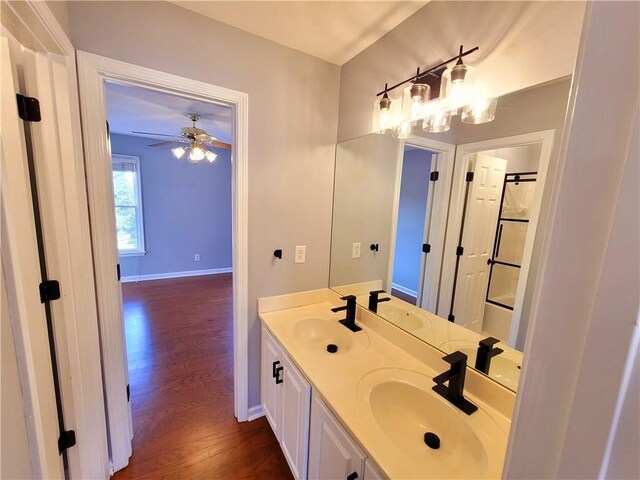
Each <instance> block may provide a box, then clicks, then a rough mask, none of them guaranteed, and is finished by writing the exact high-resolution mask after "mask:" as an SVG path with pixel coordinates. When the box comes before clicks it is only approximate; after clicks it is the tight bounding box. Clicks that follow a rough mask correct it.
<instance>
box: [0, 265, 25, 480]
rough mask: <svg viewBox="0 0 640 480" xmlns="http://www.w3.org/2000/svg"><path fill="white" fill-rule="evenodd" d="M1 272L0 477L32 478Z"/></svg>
mask: <svg viewBox="0 0 640 480" xmlns="http://www.w3.org/2000/svg"><path fill="white" fill-rule="evenodd" d="M0 273H2V285H1V286H0V289H1V292H0V295H2V296H1V297H0V307H1V308H2V310H1V312H0V320H1V321H0V325H1V326H2V331H0V341H1V342H2V345H1V349H0V353H2V363H0V365H1V366H2V389H1V391H2V398H1V399H0V408H1V412H0V423H2V438H1V439H0V445H1V449H0V478H6V479H18V478H20V479H26V478H33V471H32V469H31V452H30V450H29V441H28V438H27V423H26V420H25V417H24V405H23V400H22V387H21V385H20V377H19V375H18V359H17V357H16V349H15V344H14V342H13V332H12V329H11V319H10V318H9V315H10V312H9V302H8V298H7V288H6V282H5V278H4V272H0Z"/></svg>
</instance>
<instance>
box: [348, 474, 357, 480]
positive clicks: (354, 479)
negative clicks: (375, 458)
mask: <svg viewBox="0 0 640 480" xmlns="http://www.w3.org/2000/svg"><path fill="white" fill-rule="evenodd" d="M356 478H358V472H353V473H352V474H351V475H347V480H356Z"/></svg>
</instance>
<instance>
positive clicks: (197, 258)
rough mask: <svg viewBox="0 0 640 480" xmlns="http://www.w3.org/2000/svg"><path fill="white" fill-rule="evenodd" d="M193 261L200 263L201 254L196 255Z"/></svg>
mask: <svg viewBox="0 0 640 480" xmlns="http://www.w3.org/2000/svg"><path fill="white" fill-rule="evenodd" d="M193 259H194V260H195V261H196V262H199V261H200V254H199V253H196V254H195V255H194V256H193Z"/></svg>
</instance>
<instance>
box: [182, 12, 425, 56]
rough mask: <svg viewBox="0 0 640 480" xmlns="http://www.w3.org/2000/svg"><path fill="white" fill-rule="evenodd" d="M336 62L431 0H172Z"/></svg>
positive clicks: (393, 26) (377, 37)
mask: <svg viewBox="0 0 640 480" xmlns="http://www.w3.org/2000/svg"><path fill="white" fill-rule="evenodd" d="M171 3H174V4H176V5H179V6H181V7H184V8H187V9H189V10H192V11H194V12H197V13H199V14H201V15H205V16H207V17H210V18H213V19H215V20H218V21H220V22H223V23H226V24H228V25H232V26H234V27H236V28H239V29H240V30H244V31H246V32H249V33H253V34H255V35H258V36H260V37H263V38H266V39H268V40H272V41H274V42H276V43H279V44H281V45H284V46H287V47H290V48H293V49H295V50H300V51H301V52H304V53H308V54H309V55H313V56H314V57H318V58H321V59H323V60H326V61H327V62H331V63H334V64H336V65H343V64H344V63H346V62H347V61H349V60H350V59H351V58H353V57H354V56H356V55H357V54H358V53H360V52H361V51H363V50H364V49H365V48H367V47H368V46H369V45H371V44H373V43H375V42H376V40H378V39H379V38H380V37H382V36H383V35H385V34H386V33H387V32H389V31H390V30H393V28H395V27H396V26H397V25H398V24H400V23H401V22H403V21H404V20H405V19H407V18H408V17H410V16H411V15H413V14H414V13H415V12H416V11H418V10H419V9H420V8H422V7H423V6H424V5H426V4H427V3H428V0H420V1H370V0H346V1H330V0H320V1H318V0H316V1H278V2H274V1H264V0H263V1H172V2H171Z"/></svg>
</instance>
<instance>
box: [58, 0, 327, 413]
mask: <svg viewBox="0 0 640 480" xmlns="http://www.w3.org/2000/svg"><path fill="white" fill-rule="evenodd" d="M68 8H69V23H70V30H71V40H72V42H73V44H74V46H75V47H76V48H77V49H78V50H83V51H87V52H91V53H95V54H98V55H103V56H106V57H110V58H114V59H117V60H121V61H125V62H129V63H133V64H137V65H142V66H144V67H149V68H154V69H157V70H161V71H165V72H169V73H173V74H176V75H180V76H183V77H187V78H192V79H196V80H200V81H203V82H207V83H211V84H215V85H219V86H222V87H227V88H232V89H235V90H240V91H243V92H247V93H248V94H249V319H248V329H249V404H250V405H258V404H259V401H260V400H259V385H260V377H259V368H260V356H259V354H260V325H259V320H258V318H257V298H258V297H262V296H267V295H276V294H283V293H287V292H293V291H301V290H309V289H315V288H321V287H326V286H327V278H328V276H329V244H330V235H331V207H332V185H333V164H334V152H335V143H336V135H337V115H338V97H339V95H338V91H339V82H340V69H339V67H337V66H335V65H332V64H330V63H328V62H325V61H322V60H319V59H317V58H314V57H311V56H309V55H306V54H303V53H301V52H298V51H295V50H292V49H289V48H286V47H283V46H280V45H277V44H275V43H273V42H270V41H268V40H265V39H263V38H260V37H257V36H255V35H251V34H249V33H246V32H243V31H241V30H238V29H236V28H233V27H231V26H229V25H225V24H223V23H220V22H217V21H214V20H211V19H209V18H206V17H204V16H201V15H198V14H196V13H193V12H191V11H188V10H186V9H183V8H180V7H177V6H175V5H172V4H170V3H168V2H108V1H104V2H70V3H69V5H68ZM149 18H152V19H153V21H148V20H146V19H149ZM191 32H193V33H191ZM296 245H306V246H307V261H306V263H305V264H294V263H293V252H294V248H295V246H296ZM276 248H282V249H283V250H284V259H283V260H282V261H278V262H274V261H273V250H274V249H276Z"/></svg>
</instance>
